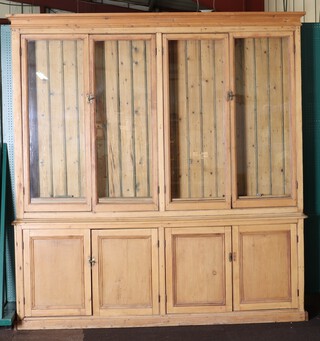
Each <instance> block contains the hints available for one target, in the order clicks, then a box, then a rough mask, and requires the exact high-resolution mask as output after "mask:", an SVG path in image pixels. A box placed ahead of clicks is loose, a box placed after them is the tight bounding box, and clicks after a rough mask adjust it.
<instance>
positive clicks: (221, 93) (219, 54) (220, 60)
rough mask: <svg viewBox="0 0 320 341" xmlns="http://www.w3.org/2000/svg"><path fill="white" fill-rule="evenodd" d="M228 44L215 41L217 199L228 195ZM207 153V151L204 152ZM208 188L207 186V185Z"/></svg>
mask: <svg viewBox="0 0 320 341" xmlns="http://www.w3.org/2000/svg"><path fill="white" fill-rule="evenodd" d="M225 45H226V42H225V41H224V40H216V41H215V50H214V56H213V58H214V63H215V91H214V93H213V95H212V97H211V99H213V100H214V108H212V113H211V115H214V116H215V121H216V122H215V124H214V126H213V134H214V146H215V149H216V152H215V154H216V160H215V167H214V168H212V169H211V170H210V172H213V173H216V193H215V198H224V197H225V195H226V192H225V191H226V181H227V180H226V174H228V173H227V172H228V170H227V165H226V157H227V156H226V155H227V146H226V122H227V119H226V116H227V110H226V108H225V103H226V93H227V89H226V84H227V79H228V75H227V74H226V65H225V64H226V62H227V61H226V58H227V56H226V49H225ZM204 152H205V151H204ZM205 187H206V185H205Z"/></svg>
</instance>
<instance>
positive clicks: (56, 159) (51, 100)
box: [22, 36, 89, 210]
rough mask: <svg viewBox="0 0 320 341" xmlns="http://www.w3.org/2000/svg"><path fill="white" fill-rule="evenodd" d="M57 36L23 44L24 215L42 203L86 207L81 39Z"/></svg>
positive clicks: (67, 207) (84, 44)
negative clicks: (34, 205)
mask: <svg viewBox="0 0 320 341" xmlns="http://www.w3.org/2000/svg"><path fill="white" fill-rule="evenodd" d="M60 37H61V36H59V38H50V39H47V38H43V39H41V38H37V39H33V38H27V39H24V40H23V41H22V47H23V53H24V54H25V60H26V64H23V67H25V70H24V72H23V76H24V81H23V82H24V86H25V87H24V89H26V90H25V101H26V102H27V104H28V105H27V106H26V108H27V112H26V116H25V117H24V124H25V126H26V127H27V129H26V131H27V132H28V134H26V136H27V137H25V146H28V147H26V148H28V149H27V150H25V152H24V153H25V162H26V163H27V164H28V167H27V168H26V169H27V171H28V173H29V174H26V177H25V182H26V184H25V187H26V191H27V193H26V194H27V195H26V206H27V207H28V209H29V210H32V209H33V208H32V204H41V205H42V206H43V208H46V210H68V209H71V206H70V205H72V204H73V206H72V209H75V210H77V209H78V210H83V209H86V207H88V205H89V204H87V195H88V182H87V179H88V174H87V170H86V165H87V164H88V162H87V158H88V153H89V152H88V149H87V148H86V147H85V145H86V136H87V133H86V130H85V127H86V126H87V125H88V124H87V122H86V115H85V92H86V89H85V88H86V85H85V77H86V76H85V72H86V71H85V67H84V65H86V56H85V53H87V51H85V50H86V48H85V46H86V43H85V39H84V38H73V39H69V38H66V39H63V38H62V39H61V38H60ZM28 175H29V176H30V177H29V176H28ZM30 203H31V205H30ZM54 203H57V204H60V206H59V207H57V206H55V205H54ZM61 203H63V205H61ZM46 204H47V205H46ZM52 204H53V205H52ZM74 204H77V205H74ZM79 204H80V205H79ZM81 204H82V205H81ZM86 204H87V205H86ZM77 206H78V208H76V207H77ZM40 209H41V208H40Z"/></svg>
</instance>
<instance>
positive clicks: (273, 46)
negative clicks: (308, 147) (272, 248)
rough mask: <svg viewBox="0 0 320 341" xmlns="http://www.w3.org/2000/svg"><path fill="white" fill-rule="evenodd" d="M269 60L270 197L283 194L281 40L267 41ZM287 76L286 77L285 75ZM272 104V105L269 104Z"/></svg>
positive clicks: (283, 147) (272, 39)
mask: <svg viewBox="0 0 320 341" xmlns="http://www.w3.org/2000/svg"><path fill="white" fill-rule="evenodd" d="M269 49H270V50H269V58H270V101H269V107H270V133H271V140H270V143H269V145H270V149H271V150H270V153H271V161H270V162H271V183H272V195H283V194H284V158H285V151H284V149H285V147H286V146H285V145H284V143H283V142H284V141H283V123H284V112H283V76H284V75H283V65H282V51H281V50H282V46H281V38H270V39H269ZM285 76H287V75H285ZM271 103H272V104H271Z"/></svg>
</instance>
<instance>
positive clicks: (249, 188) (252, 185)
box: [238, 38, 257, 195]
mask: <svg viewBox="0 0 320 341" xmlns="http://www.w3.org/2000/svg"><path fill="white" fill-rule="evenodd" d="M243 43H244V51H243V55H244V56H243V57H244V64H243V69H242V70H240V72H242V73H243V79H244V84H243V90H242V91H243V93H242V95H241V96H243V100H244V105H245V117H244V121H245V122H244V126H245V140H244V141H239V142H238V143H240V144H241V143H243V144H244V146H245V148H244V149H245V153H244V159H245V161H246V164H245V195H256V194H257V174H256V169H257V160H256V138H257V135H256V87H255V78H256V73H255V65H256V56H255V47H254V39H251V38H248V39H245V40H243Z"/></svg>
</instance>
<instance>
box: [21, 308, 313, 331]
mask: <svg viewBox="0 0 320 341" xmlns="http://www.w3.org/2000/svg"><path fill="white" fill-rule="evenodd" d="M307 318H308V315H307V313H306V312H304V311H298V310H289V309H288V310H283V311H279V310H277V311H276V310H266V311H250V312H241V313H238V312H237V313H221V314H183V315H182V314H181V315H166V316H152V317H150V316H140V317H131V316H130V317H129V316H128V317H112V318H101V317H89V318H88V317H79V318H73V317H60V318H59V317H53V318H48V317H46V318H25V319H24V320H23V321H19V322H18V323H17V328H18V329H71V328H74V329H76V328H121V327H164V326H182V325H210V324H238V323H275V322H299V321H306V320H307Z"/></svg>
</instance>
